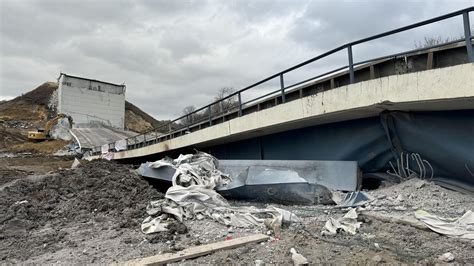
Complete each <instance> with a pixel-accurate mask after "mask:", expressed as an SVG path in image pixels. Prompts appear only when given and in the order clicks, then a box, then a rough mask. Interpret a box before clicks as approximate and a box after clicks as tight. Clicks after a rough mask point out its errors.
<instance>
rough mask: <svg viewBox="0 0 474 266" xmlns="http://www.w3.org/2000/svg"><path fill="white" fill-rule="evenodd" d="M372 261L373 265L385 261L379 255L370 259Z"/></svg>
mask: <svg viewBox="0 0 474 266" xmlns="http://www.w3.org/2000/svg"><path fill="white" fill-rule="evenodd" d="M372 261H373V262H375V263H381V262H385V259H384V258H383V257H382V256H380V255H375V256H373V257H372Z"/></svg>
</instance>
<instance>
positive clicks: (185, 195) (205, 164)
mask: <svg viewBox="0 0 474 266" xmlns="http://www.w3.org/2000/svg"><path fill="white" fill-rule="evenodd" d="M218 163H219V162H218V160H217V159H216V158H214V157H213V156H211V155H209V154H207V153H203V152H198V153H196V154H194V155H193V154H187V155H180V156H179V157H178V158H177V159H175V160H171V159H169V158H165V159H162V160H160V161H157V162H154V163H152V164H151V165H150V167H154V168H159V167H162V166H172V167H174V168H175V170H176V172H175V174H174V176H173V179H172V182H173V185H172V187H170V188H169V189H168V191H167V192H166V195H165V198H164V199H162V200H158V201H152V202H150V204H149V205H148V206H147V213H148V215H150V216H149V217H147V218H146V219H145V220H144V221H143V223H142V226H141V228H142V231H143V232H144V233H146V234H150V233H154V232H159V231H166V230H167V229H166V226H167V224H166V222H165V221H164V220H165V219H166V218H167V217H169V215H171V216H173V217H174V218H175V219H177V220H179V221H183V220H186V219H204V218H206V217H207V218H210V219H212V220H214V221H216V222H219V223H221V224H224V225H232V226H234V227H252V226H264V225H266V226H267V227H269V228H272V229H273V230H274V231H275V233H276V234H279V230H280V227H281V225H282V224H283V223H290V222H297V221H299V218H298V217H297V216H296V215H294V214H293V213H291V212H289V211H286V210H283V209H279V208H275V207H272V206H270V207H267V208H265V209H259V208H255V207H233V206H230V205H229V203H228V202H227V201H226V200H225V199H224V198H223V197H222V196H221V195H220V194H218V193H217V192H216V191H215V190H214V189H215V187H217V186H220V185H222V184H224V183H228V182H230V177H229V176H227V175H225V174H224V173H222V172H220V171H219V170H217V167H218Z"/></svg>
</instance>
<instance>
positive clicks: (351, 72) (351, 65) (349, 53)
mask: <svg viewBox="0 0 474 266" xmlns="http://www.w3.org/2000/svg"><path fill="white" fill-rule="evenodd" d="M347 56H348V58H349V83H350V84H352V83H354V62H353V58H352V45H348V46H347Z"/></svg>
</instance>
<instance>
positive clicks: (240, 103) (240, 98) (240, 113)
mask: <svg viewBox="0 0 474 266" xmlns="http://www.w3.org/2000/svg"><path fill="white" fill-rule="evenodd" d="M237 95H238V96H239V116H242V96H240V92H239V94H237Z"/></svg>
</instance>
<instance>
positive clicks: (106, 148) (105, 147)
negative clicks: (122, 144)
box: [100, 144, 109, 154]
mask: <svg viewBox="0 0 474 266" xmlns="http://www.w3.org/2000/svg"><path fill="white" fill-rule="evenodd" d="M100 152H101V153H102V154H106V153H108V152H109V144H104V145H102V146H100Z"/></svg>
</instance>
